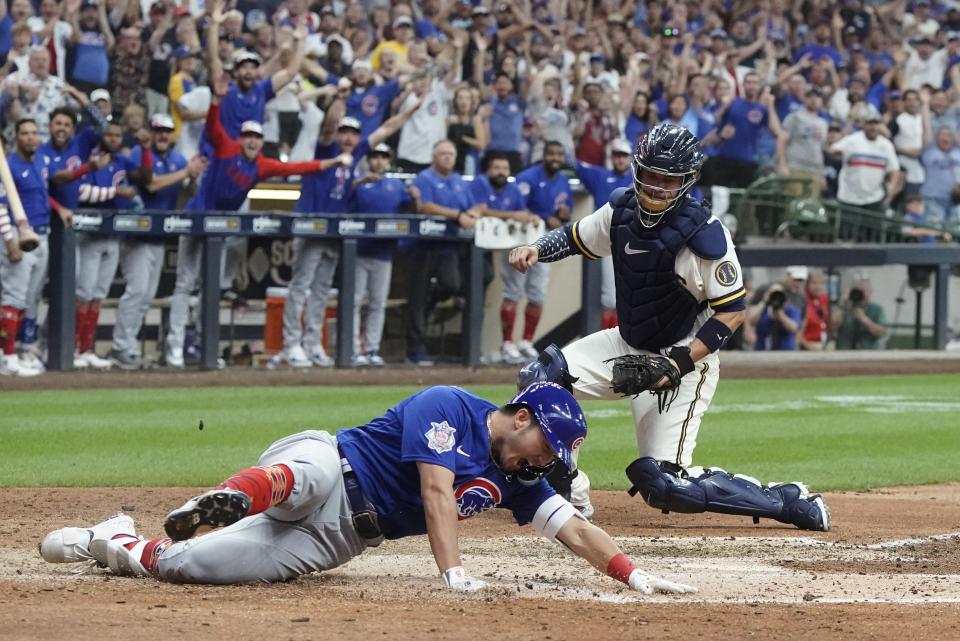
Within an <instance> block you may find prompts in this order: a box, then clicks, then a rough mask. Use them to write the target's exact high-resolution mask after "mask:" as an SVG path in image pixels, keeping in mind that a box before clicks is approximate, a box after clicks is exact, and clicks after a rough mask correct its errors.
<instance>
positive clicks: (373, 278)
mask: <svg viewBox="0 0 960 641" xmlns="http://www.w3.org/2000/svg"><path fill="white" fill-rule="evenodd" d="M392 271H393V261H389V260H381V259H379V258H366V257H363V256H360V257H358V258H357V283H356V287H357V289H356V296H354V300H353V303H354V305H353V353H354V354H359V353H360V306H361V305H362V304H363V299H364V298H366V299H367V322H366V325H364V328H363V345H364V348H365V349H366V351H368V352H379V351H380V341H381V340H382V339H383V322H384V319H385V318H386V312H387V296H388V295H389V294H390V275H391V273H392Z"/></svg>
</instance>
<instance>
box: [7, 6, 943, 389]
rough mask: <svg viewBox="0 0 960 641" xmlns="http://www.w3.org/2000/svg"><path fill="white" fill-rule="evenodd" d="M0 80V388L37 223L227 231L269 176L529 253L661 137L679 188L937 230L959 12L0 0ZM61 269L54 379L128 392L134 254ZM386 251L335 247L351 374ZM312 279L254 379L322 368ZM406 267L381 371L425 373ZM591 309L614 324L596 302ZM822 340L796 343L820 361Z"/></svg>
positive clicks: (508, 324)
mask: <svg viewBox="0 0 960 641" xmlns="http://www.w3.org/2000/svg"><path fill="white" fill-rule="evenodd" d="M0 62H2V66H0V77H2V80H0V124H2V131H3V133H4V137H5V138H6V140H7V141H8V145H7V148H8V150H9V153H8V155H9V156H10V165H11V169H12V170H13V174H14V177H15V179H16V180H17V186H18V190H19V191H20V192H21V194H20V195H21V199H22V200H23V201H24V205H25V207H26V209H27V214H28V218H29V219H30V223H31V224H32V226H33V228H34V230H35V231H36V232H37V233H38V234H39V235H40V236H41V241H42V243H41V247H40V248H39V249H38V250H36V251H34V252H31V253H29V254H21V253H20V252H19V251H18V250H17V248H16V246H15V242H14V237H15V233H16V229H15V227H12V226H11V224H10V223H9V221H7V220H6V218H3V219H0V232H2V233H3V235H4V240H6V241H7V242H6V244H5V245H0V252H2V261H0V286H2V289H3V293H2V312H0V343H2V347H3V352H4V357H3V365H2V368H0V372H2V373H5V374H19V375H32V374H36V373H39V372H40V371H42V363H41V362H40V361H41V360H42V359H39V358H38V356H42V353H38V350H37V348H36V347H35V345H36V344H37V336H38V330H37V321H38V318H37V316H38V309H39V299H40V292H41V291H42V285H43V282H44V279H45V277H46V271H47V260H48V256H47V253H46V234H47V233H48V231H49V226H50V216H51V214H57V215H58V216H59V217H60V218H61V219H63V220H64V221H65V222H68V223H69V222H70V221H71V219H72V215H73V210H74V209H76V208H79V207H84V208H89V207H94V208H97V207H99V208H137V207H144V208H147V209H171V210H173V209H177V208H178V206H179V205H182V204H183V203H184V202H186V210H188V211H189V210H194V211H200V210H205V209H238V208H240V209H241V210H242V208H243V206H244V205H243V201H244V197H245V196H246V193H247V191H248V190H249V189H250V188H251V187H252V186H254V185H255V184H256V182H257V181H258V180H261V179H263V178H266V177H269V176H293V175H298V176H299V175H302V178H301V179H300V180H302V190H301V196H300V200H299V201H298V203H297V206H296V208H295V209H296V212H298V213H307V212H334V213H336V212H350V211H355V212H363V213H391V212H401V211H407V212H418V213H424V214H431V215H440V216H445V217H448V218H449V219H451V220H452V221H455V224H458V225H460V226H462V227H464V228H470V227H472V226H473V225H474V224H475V223H476V221H477V220H478V219H479V218H481V217H483V216H491V215H492V216H497V217H501V218H507V219H512V220H517V221H520V222H531V221H536V220H540V219H542V220H543V221H544V223H545V225H546V227H547V228H554V227H557V226H559V225H562V224H563V223H564V222H566V221H568V220H569V217H570V215H571V209H572V196H571V192H570V185H569V180H568V176H570V177H572V176H576V177H578V178H579V179H580V181H581V183H582V184H583V186H584V187H585V188H586V190H587V191H589V192H590V194H591V195H592V196H593V198H594V202H595V203H596V204H597V205H598V206H599V204H600V203H602V202H604V201H605V200H606V198H607V197H608V196H609V193H610V192H611V191H612V189H613V188H615V187H618V186H625V185H630V184H631V181H632V173H631V170H630V157H631V154H632V150H633V149H634V148H635V145H636V141H637V140H638V138H639V137H640V136H641V135H642V134H643V132H645V131H646V130H648V129H649V128H650V127H651V126H652V125H653V124H655V123H656V122H662V121H668V122H672V123H676V124H679V125H682V126H684V127H686V128H688V129H689V130H690V131H691V132H693V133H694V134H695V135H696V136H697V137H698V138H699V139H700V140H701V144H702V147H703V150H704V152H705V153H706V154H707V156H708V160H707V162H706V164H705V166H704V169H703V175H702V180H701V186H702V187H709V186H713V185H719V186H727V187H743V186H746V185H748V184H750V183H751V182H752V181H753V180H754V179H755V178H757V177H759V176H761V175H764V174H772V173H780V174H783V175H789V176H799V177H803V178H808V179H809V180H811V181H813V183H814V184H815V185H816V191H819V192H820V193H821V194H822V195H824V196H831V197H836V198H837V199H838V200H839V201H841V202H843V203H847V204H851V205H856V206H861V207H865V208H870V209H875V210H877V211H881V212H886V211H889V210H891V209H899V211H900V212H904V213H905V214H906V216H907V218H908V219H909V220H912V221H914V222H916V223H917V224H921V223H923V224H931V223H932V224H934V225H947V224H951V223H955V222H956V221H957V219H958V205H957V203H958V202H960V190H958V189H957V185H958V183H960V147H958V144H957V130H958V127H960V95H958V92H960V65H958V64H957V63H958V62H960V3H957V2H953V1H949V0H937V1H935V2H930V1H929V0H895V1H893V2H881V1H880V0H844V1H842V2H835V1H826V0H706V1H704V0H698V1H680V0H660V1H649V2H644V1H642V0H639V1H638V0H622V1H617V0H596V1H592V0H503V1H494V2H491V1H490V0H413V1H412V2H411V1H405V0H400V1H396V0H360V1H349V0H315V1H314V2H312V3H311V2H309V0H285V1H279V0H258V1H256V2H254V1H252V0H226V2H224V0H215V1H213V2H209V3H206V4H205V3H204V2H203V1H202V0H158V1H156V2H153V1H152V0H139V1H137V0H61V1H58V0H10V1H9V2H8V1H7V0H0ZM391 169H393V170H398V171H400V172H404V173H408V174H415V178H413V179H412V180H409V181H406V182H404V181H400V180H397V179H395V178H391V177H388V176H387V175H386V174H387V172H388V171H389V170H391ZM464 176H466V177H468V178H469V177H473V180H467V181H464V180H463V177H464ZM511 176H512V177H514V178H515V180H514V181H509V182H508V180H507V179H508V177H511ZM48 197H49V200H48ZM916 235H917V236H918V239H919V240H921V241H923V242H935V241H937V240H939V239H944V240H949V239H950V238H949V234H947V233H946V232H942V233H941V232H937V231H933V232H930V231H928V230H923V231H918V232H916ZM78 245H79V252H78V264H79V266H80V267H79V269H80V271H79V272H78V273H79V274H80V277H79V278H78V285H77V299H78V306H77V360H76V364H77V366H79V367H95V368H100V367H107V366H109V365H110V364H111V363H114V364H117V365H119V366H121V367H129V368H135V367H138V366H139V365H140V362H141V360H140V357H141V355H140V354H139V351H138V350H139V347H138V346H137V341H136V336H137V333H138V332H139V330H140V327H141V325H142V323H143V317H144V314H145V313H146V310H147V309H148V308H149V305H150V301H151V300H152V298H153V297H154V296H155V294H156V289H157V282H158V279H159V270H160V269H161V268H162V260H163V255H162V254H163V252H162V239H159V240H158V239H149V238H148V239H137V240H136V241H133V240H128V239H122V240H121V239H116V238H102V237H97V236H92V235H89V236H88V235H84V234H80V238H79V239H78ZM158 247H159V249H158ZM404 249H409V248H405V247H402V246H401V247H399V248H398V247H397V246H396V244H395V243H390V242H387V243H385V242H383V241H376V242H373V241H370V242H364V243H363V244H362V246H361V248H360V256H361V261H360V266H359V269H360V270H361V272H362V275H361V274H360V273H359V272H358V276H360V278H359V279H358V301H362V300H365V301H366V302H367V310H368V311H367V317H366V319H365V322H364V324H363V325H364V331H363V333H362V335H361V334H360V333H358V334H357V335H356V336H355V339H354V344H355V347H354V352H355V355H354V362H355V364H357V365H372V366H379V365H382V364H383V359H382V357H381V356H380V354H379V349H380V345H379V344H380V340H381V337H382V327H383V318H384V309H383V305H384V303H385V301H386V299H387V295H388V293H389V292H388V290H389V285H390V271H391V265H392V261H393V259H394V254H395V252H397V251H403V250H404ZM178 250H179V253H178V267H177V285H176V290H175V292H174V301H173V303H172V308H171V330H170V334H169V335H168V336H167V338H166V341H165V349H164V351H165V360H166V363H167V364H168V365H171V366H173V367H182V366H183V362H184V357H183V349H184V345H183V336H184V325H185V324H186V323H187V320H188V314H187V310H186V308H185V307H184V306H185V305H186V304H187V302H186V300H187V297H188V296H189V294H190V293H191V292H192V290H193V289H195V287H196V286H197V282H198V274H199V250H198V246H197V243H196V241H195V240H194V239H191V238H189V237H182V238H181V240H180V244H179V248H178ZM337 257H338V248H337V246H336V244H335V243H330V242H327V241H322V240H304V239H300V240H298V241H297V243H296V245H295V261H294V276H293V280H292V281H291V288H290V290H291V298H290V301H289V302H290V304H289V305H288V308H289V309H288V312H287V314H286V318H285V322H284V342H285V345H284V351H283V354H282V355H281V357H280V360H281V361H286V362H287V363H288V364H290V365H291V366H297V367H300V366H303V367H306V366H311V365H319V366H329V365H330V364H331V359H330V358H329V357H328V356H327V354H326V353H325V351H324V349H323V347H322V345H321V344H320V342H319V334H318V324H319V323H320V322H322V316H323V311H322V310H323V306H324V301H325V298H326V296H327V295H328V292H329V289H330V286H331V283H332V279H333V274H334V271H335V267H336V263H337ZM228 262H229V261H228ZM118 263H120V264H122V271H123V276H124V279H125V280H126V291H125V293H124V295H123V298H122V299H121V301H120V307H119V308H118V312H117V323H116V326H115V329H114V338H113V345H112V348H111V352H110V359H105V358H103V357H101V356H99V355H97V354H96V353H95V352H94V350H93V346H94V340H93V337H94V335H95V330H96V327H97V320H98V315H99V306H100V302H101V301H102V300H103V298H104V296H105V294H106V289H107V288H108V287H109V284H110V282H111V281H112V279H113V277H114V272H115V271H116V268H117V265H118ZM417 266H418V268H417V269H414V270H410V287H409V290H410V292H411V295H410V296H409V304H408V306H407V307H408V308H407V315H406V317H407V327H406V332H407V357H408V360H409V361H410V362H412V363H415V364H418V365H428V364H430V363H431V358H430V357H429V356H428V354H427V353H426V348H425V345H424V341H423V331H424V322H425V318H426V314H427V313H428V311H429V309H430V307H431V306H432V305H433V304H434V303H435V302H436V300H439V299H442V298H444V297H448V296H451V295H455V294H456V292H457V291H458V289H459V288H460V278H459V264H458V257H457V255H456V253H455V252H450V251H446V250H433V249H430V250H429V251H424V252H423V254H422V260H418V261H417ZM541 267H542V268H543V269H542V271H540V270H534V271H532V272H531V273H529V274H527V275H524V276H522V277H521V276H520V275H516V274H511V275H510V277H509V278H507V279H505V281H504V301H503V304H502V306H501V320H502V325H503V346H502V349H501V357H502V358H503V359H504V360H507V361H509V362H520V361H522V360H523V359H526V358H530V357H532V356H534V355H535V354H536V351H535V350H534V349H533V346H532V339H533V336H534V333H535V331H536V328H537V324H538V322H539V317H540V312H541V310H542V304H543V296H544V293H545V288H546V282H547V279H548V272H547V270H546V267H545V266H541ZM504 272H505V270H503V271H502V272H501V273H502V274H503V273H504ZM806 277H807V276H805V278H806ZM809 277H810V278H812V277H813V275H812V274H811V275H809ZM788 280H789V279H788ZM428 283H434V287H433V288H432V289H431V288H429V287H427V284H428ZM605 289H607V288H605ZM814 296H817V295H816V294H815V295H814ZM523 298H526V299H527V304H526V305H525V307H524V309H525V313H524V318H523V320H522V323H521V324H522V329H521V331H520V336H521V338H520V339H519V340H514V325H515V323H516V320H517V319H516V315H517V303H518V302H520V301H521V300H522V299H523ZM758 302H762V301H758ZM358 307H359V305H358ZM603 307H604V324H605V326H612V325H615V324H616V316H615V313H614V312H613V309H612V308H613V303H612V296H611V295H610V292H609V291H605V294H604V302H603ZM807 307H808V306H807V305H804V310H806V309H807ZM304 309H305V310H306V311H304ZM318 310H319V311H318ZM301 313H302V314H303V316H304V325H303V326H302V327H301V325H300V323H301V321H300V315H301ZM849 316H850V315H849V314H848V317H849ZM761 317H762V314H761V315H758V317H757V318H756V319H754V322H753V323H748V325H751V326H752V327H753V329H751V330H750V331H749V332H747V333H748V334H751V336H747V337H746V338H747V339H748V340H747V342H748V343H750V342H753V340H754V338H753V336H752V334H755V329H756V326H757V321H758V320H762V319H761ZM806 318H807V316H806V313H805V312H804V314H802V315H801V317H800V318H799V319H793V320H792V321H791V323H790V324H789V325H790V326H791V327H792V326H793V325H799V326H802V325H803V324H804V323H805V319H806ZM358 320H359V318H358ZM848 320H849V318H848ZM844 322H845V321H844V320H843V319H837V320H836V322H834V323H829V322H826V321H824V322H823V323H822V326H823V327H824V328H826V327H829V326H830V325H834V326H835V328H834V330H832V331H833V335H834V336H836V332H837V331H839V330H837V329H836V328H838V327H842V326H843V323H844ZM761 324H762V323H761ZM881 324H882V321H881ZM355 325H356V327H358V328H359V327H360V326H361V323H360V322H357V323H355ZM797 331H799V330H797V329H795V331H794V334H796V332H797ZM358 332H359V330H358ZM876 333H877V332H872V333H871V332H870V331H867V334H868V335H870V336H873V337H875V334H876ZM817 341H821V339H820V338H817ZM807 342H808V341H806V340H803V339H801V340H800V346H801V347H803V346H804V344H805V343H807ZM809 342H810V344H811V345H812V344H813V341H809ZM821 342H822V341H821ZM861 346H862V344H861Z"/></svg>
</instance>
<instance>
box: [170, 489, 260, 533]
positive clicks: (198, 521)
mask: <svg viewBox="0 0 960 641" xmlns="http://www.w3.org/2000/svg"><path fill="white" fill-rule="evenodd" d="M249 511H250V497H249V496H247V495H246V494H244V493H243V492H240V491H239V490H231V489H230V488H223V489H220V490H210V491H209V492H205V493H203V494H201V495H200V496H195V497H193V498H192V499H190V500H189V501H187V502H186V503H184V504H183V507H181V508H179V509H176V510H174V511H173V512H171V513H170V514H168V515H167V519H166V521H164V523H163V529H164V530H165V531H166V533H167V536H169V537H170V538H171V539H173V540H174V541H184V540H186V539H189V538H190V537H192V536H193V535H194V533H196V531H197V528H199V527H200V526H201V525H207V526H210V527H226V526H228V525H232V524H234V523H236V522H237V521H239V520H240V519H242V518H243V517H245V516H246V515H247V513H248V512H249Z"/></svg>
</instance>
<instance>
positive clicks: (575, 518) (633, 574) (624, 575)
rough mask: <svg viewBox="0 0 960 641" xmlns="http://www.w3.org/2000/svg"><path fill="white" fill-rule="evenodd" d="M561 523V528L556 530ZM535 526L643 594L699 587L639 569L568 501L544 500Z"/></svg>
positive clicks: (679, 591) (536, 517)
mask: <svg viewBox="0 0 960 641" xmlns="http://www.w3.org/2000/svg"><path fill="white" fill-rule="evenodd" d="M558 524H559V529H555V528H556V527H557V525H558ZM533 525H534V527H536V528H537V529H538V530H540V531H541V532H543V534H544V535H545V536H547V538H550V539H552V540H556V541H558V542H560V543H562V544H563V545H564V546H565V547H566V548H567V549H569V550H570V551H571V552H573V553H574V554H576V555H577V556H579V557H580V558H582V559H584V560H585V561H586V562H587V563H589V564H590V565H592V566H593V567H595V568H597V569H598V570H600V571H601V572H603V573H604V574H606V575H607V576H609V577H610V578H613V579H616V580H618V581H622V582H623V583H626V584H627V585H628V586H630V587H631V588H632V589H634V590H637V591H639V592H643V593H644V594H652V593H653V592H670V593H676V594H681V593H685V592H690V593H692V592H696V591H697V589H696V588H694V587H692V586H689V585H684V584H682V583H674V582H672V581H667V580H666V579H661V578H659V577H656V576H653V575H651V574H647V573H646V572H643V571H641V570H638V569H637V568H636V567H634V565H633V561H631V560H630V557H628V556H627V555H626V554H624V553H623V552H622V551H621V550H620V548H619V547H617V544H616V543H614V542H613V539H611V538H610V535H608V534H607V533H606V532H604V531H603V530H601V529H600V528H598V527H597V526H596V525H594V524H592V523H590V522H589V521H587V520H586V519H584V518H583V517H581V516H580V514H579V513H578V512H577V511H576V508H574V507H573V506H572V505H570V503H569V502H567V501H566V500H564V499H563V498H562V497H560V496H553V497H552V498H550V499H548V500H547V501H545V502H544V504H543V505H542V506H541V507H540V509H539V510H537V514H536V515H535V516H534V520H533Z"/></svg>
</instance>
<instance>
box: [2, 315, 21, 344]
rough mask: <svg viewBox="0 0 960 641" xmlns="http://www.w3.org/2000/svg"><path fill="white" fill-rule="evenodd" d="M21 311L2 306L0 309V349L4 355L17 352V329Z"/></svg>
mask: <svg viewBox="0 0 960 641" xmlns="http://www.w3.org/2000/svg"><path fill="white" fill-rule="evenodd" d="M20 313H21V310H19V309H17V308H15V307H10V306H9V305H4V306H3V307H2V308H0V349H2V350H3V353H4V354H6V355H8V356H9V355H11V354H14V353H15V352H16V351H17V328H18V327H19V325H20Z"/></svg>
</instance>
